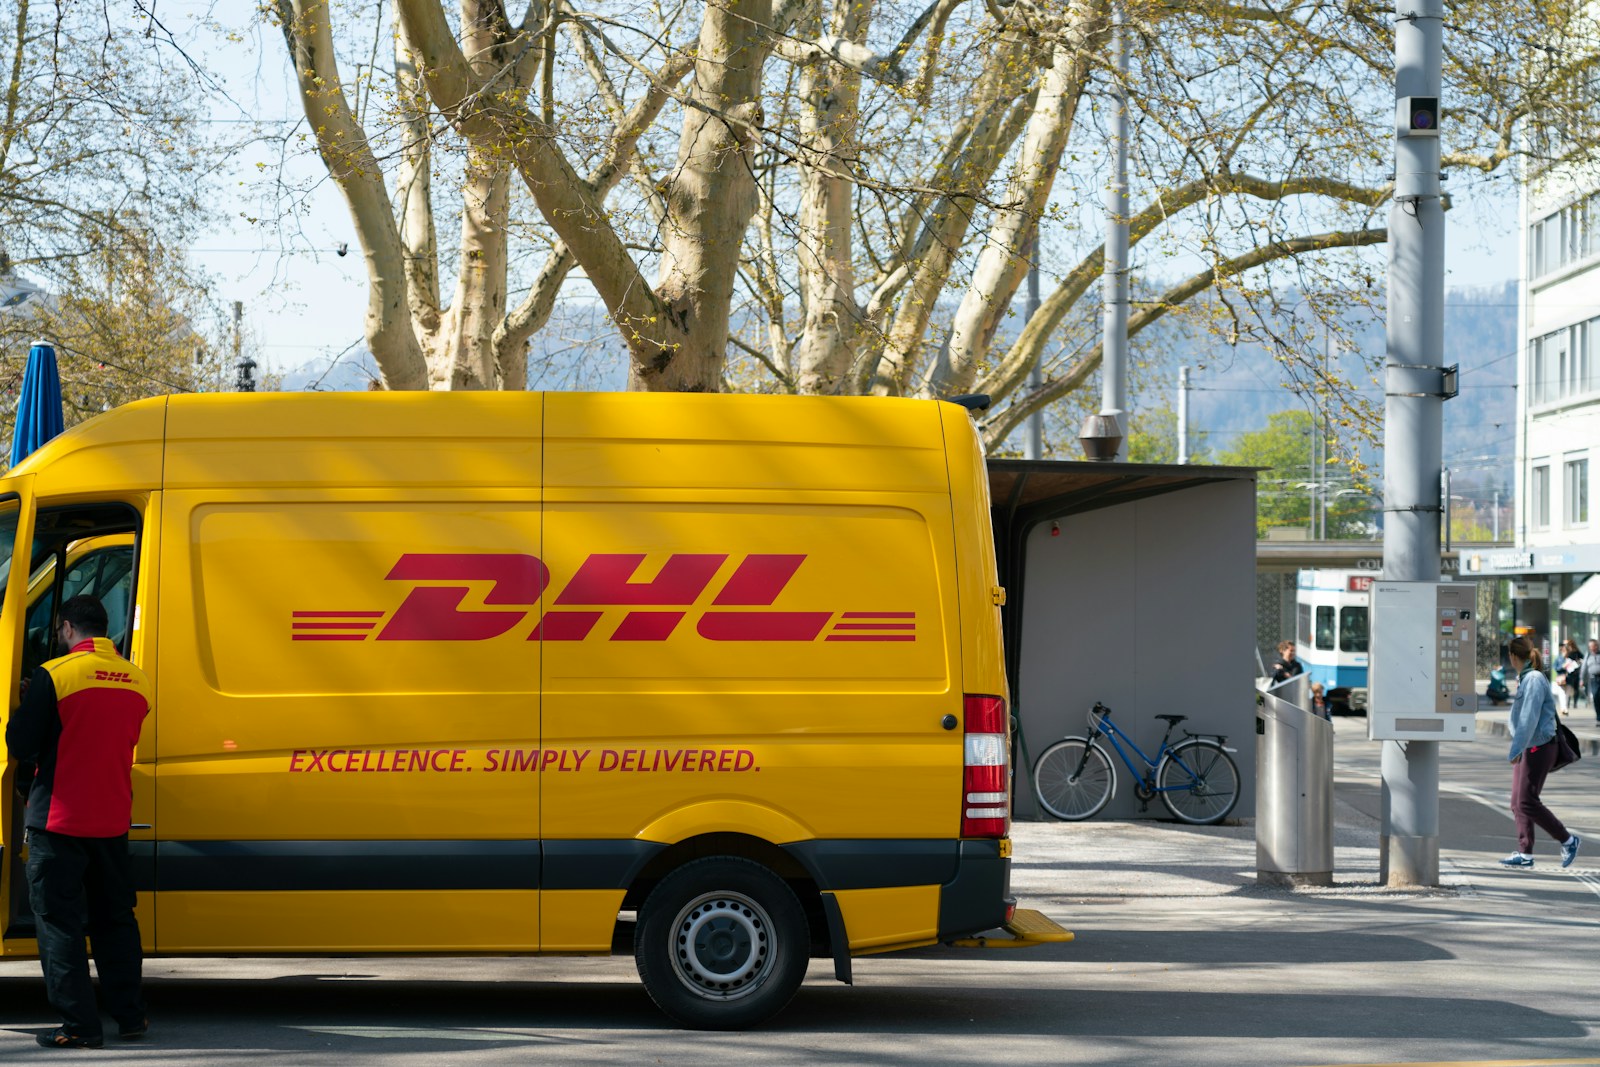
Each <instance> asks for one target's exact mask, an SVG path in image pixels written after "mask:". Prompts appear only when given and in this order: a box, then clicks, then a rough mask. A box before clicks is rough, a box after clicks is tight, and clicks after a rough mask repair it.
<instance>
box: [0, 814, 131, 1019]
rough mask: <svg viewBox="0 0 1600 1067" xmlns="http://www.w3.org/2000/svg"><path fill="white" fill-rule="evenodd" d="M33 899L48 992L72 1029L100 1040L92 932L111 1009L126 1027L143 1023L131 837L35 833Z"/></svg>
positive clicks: (31, 864) (102, 989) (30, 852)
mask: <svg viewBox="0 0 1600 1067" xmlns="http://www.w3.org/2000/svg"><path fill="white" fill-rule="evenodd" d="M28 899H29V902H30V903H31V904H32V905H33V917H34V920H35V922H36V923H37V924H38V936H39V962H40V963H41V964H42V965H43V966H44V987H45V995H46V996H47V997H49V999H50V1006H51V1007H52V1008H54V1009H55V1010H56V1011H57V1012H59V1013H60V1015H61V1018H62V1020H63V1021H64V1023H65V1025H66V1029H67V1031H68V1032H69V1033H73V1034H78V1035H80V1036H83V1037H86V1038H91V1039H98V1038H100V1037H101V1036H102V1033H101V1027H100V1013H99V1012H98V1011H96V1010H95V1000H94V986H93V984H91V982H90V981H89V959H88V955H87V954H86V953H85V952H84V945H83V942H84V938H85V936H87V937H88V939H89V942H90V945H91V947H92V949H93V951H94V965H95V970H96V971H97V972H98V973H99V975H100V992H101V993H102V994H103V995H104V997H105V1004H106V1011H107V1012H108V1013H109V1014H110V1015H111V1017H112V1018H114V1019H116V1020H117V1023H118V1025H119V1026H123V1027H130V1026H133V1025H134V1024H136V1023H139V1022H141V1021H143V1019H144V1017H145V1004H144V999H143V995H142V994H141V992H140V976H141V972H142V971H143V968H144V951H143V949H141V948H140V945H139V921H138V920H137V919H136V918H134V915H133V908H134V904H135V902H136V896H135V893H134V887H133V864H132V863H131V861H130V860H129V859H128V837H127V835H126V834H124V835H123V836H121V837H70V836H68V835H67V834H55V833H50V832H48V831H45V830H29V831H28Z"/></svg>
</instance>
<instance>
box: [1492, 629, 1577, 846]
mask: <svg viewBox="0 0 1600 1067" xmlns="http://www.w3.org/2000/svg"><path fill="white" fill-rule="evenodd" d="M1509 651H1510V655H1511V669H1512V670H1513V671H1515V672H1516V673H1517V675H1518V681H1517V695H1516V698H1515V699H1514V700H1512V701H1511V755H1510V759H1511V810H1512V812H1513V813H1514V814H1515V815H1516V818H1517V851H1515V852H1513V853H1512V854H1511V855H1509V856H1507V857H1506V858H1505V859H1503V860H1501V861H1500V863H1501V864H1502V865H1503V866H1506V867H1532V866H1533V828H1534V826H1535V825H1537V826H1539V827H1540V828H1542V829H1543V830H1544V832H1545V833H1547V834H1549V835H1550V836H1551V837H1553V838H1555V839H1556V840H1557V841H1559V842H1561V866H1563V867H1570V866H1571V865H1572V861H1573V860H1574V859H1576V858H1577V856H1578V845H1579V844H1581V843H1582V842H1581V841H1580V840H1579V838H1578V835H1577V834H1569V833H1568V832H1567V828H1566V827H1565V826H1563V825H1561V820H1560V819H1558V818H1556V817H1555V814H1554V813H1553V812H1552V811H1551V810H1550V809H1549V808H1547V807H1545V806H1544V801H1542V800H1540V799H1539V793H1540V792H1541V791H1542V790H1543V789H1544V780H1545V778H1546V777H1548V776H1549V774H1550V769H1551V767H1553V766H1554V765H1555V761H1556V751H1557V746H1556V744H1555V738H1556V698H1555V693H1554V692H1553V691H1552V690H1551V688H1550V679H1548V678H1546V677H1545V675H1544V663H1543V661H1542V659H1541V657H1540V656H1539V650H1538V649H1536V648H1534V647H1533V642H1532V641H1529V640H1528V639H1527V638H1526V637H1517V638H1513V639H1512V641H1511V646H1510V650H1509Z"/></svg>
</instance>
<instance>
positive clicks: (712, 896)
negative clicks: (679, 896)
mask: <svg viewBox="0 0 1600 1067" xmlns="http://www.w3.org/2000/svg"><path fill="white" fill-rule="evenodd" d="M672 925H673V945H672V962H673V966H674V968H675V969H676V970H677V972H678V978H679V980H680V981H682V982H683V984H684V985H685V986H687V987H688V988H690V989H692V990H694V991H695V992H696V993H698V994H699V995H700V996H702V997H705V998H706V999H708V1000H737V999H738V998H740V997H742V996H746V995H748V994H750V993H753V992H755V990H756V989H757V988H758V987H759V986H760V985H761V982H762V980H763V979H765V978H766V977H767V975H768V974H769V973H771V971H772V963H773V956H772V952H773V948H774V947H775V946H774V945H773V943H772V920H771V919H770V918H768V917H767V913H766V911H765V910H763V909H762V907H761V905H759V904H757V903H756V902H755V901H753V900H751V899H750V898H749V897H747V896H745V895H743V894H742V893H706V894H705V895H703V896H699V897H696V898H695V899H694V900H692V901H690V902H689V903H688V905H687V906H685V907H684V909H683V910H682V911H680V912H678V918H677V921H676V922H674V923H673V924H672Z"/></svg>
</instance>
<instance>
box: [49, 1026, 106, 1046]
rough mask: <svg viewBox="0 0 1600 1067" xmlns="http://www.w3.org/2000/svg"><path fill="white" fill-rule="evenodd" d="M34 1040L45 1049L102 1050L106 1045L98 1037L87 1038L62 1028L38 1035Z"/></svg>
mask: <svg viewBox="0 0 1600 1067" xmlns="http://www.w3.org/2000/svg"><path fill="white" fill-rule="evenodd" d="M36 1040H37V1041H38V1042H39V1044H41V1045H43V1046H44V1047H45V1048H104V1047H105V1044H106V1043H105V1042H104V1041H102V1040H101V1039H100V1038H98V1037H96V1038H88V1037H84V1036H83V1035H82V1034H74V1033H70V1032H68V1030H67V1028H66V1027H64V1026H58V1027H56V1028H55V1029H54V1030H51V1031H50V1032H49V1033H48V1034H40V1035H39V1036H38V1038H37V1039H36Z"/></svg>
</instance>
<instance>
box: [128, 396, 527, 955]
mask: <svg viewBox="0 0 1600 1067" xmlns="http://www.w3.org/2000/svg"><path fill="white" fill-rule="evenodd" d="M280 399H283V400H284V401H285V402H284V403H282V404H273V405H268V406H264V407H260V408H259V410H258V406H257V405H255V404H251V403H244V404H240V405H238V406H237V407H233V406H230V407H227V408H224V407H215V406H209V405H206V404H204V403H193V404H184V403H180V402H179V401H177V400H175V401H174V402H173V408H172V418H171V420H170V421H171V434H170V440H169V447H168V463H167V471H168V477H169V484H170V485H173V486H181V488H172V489H169V490H168V491H167V493H166V494H165V496H166V499H165V501H164V505H165V506H164V515H165V536H164V537H163V559H162V584H163V587H162V596H163V600H162V618H161V630H162V647H161V660H160V664H159V666H158V684H159V685H160V686H161V698H162V701H163V705H164V707H165V709H166V711H165V714H164V715H163V718H162V728H161V731H160V734H159V737H158V742H157V749H158V761H159V762H158V769H157V795H158V801H157V808H158V813H159V822H158V824H157V838H158V840H157V844H156V852H157V855H156V877H157V879H158V883H157V884H158V885H159V887H160V894H159V896H158V903H157V920H158V927H157V930H158V945H159V948H160V950H161V951H162V952H165V953H169V954H170V953H183V952H194V953H208V952H234V951H237V952H250V951H273V952H277V951H285V952H289V951H308V952H326V951H353V952H354V951H374V952H389V951H444V950H451V951H479V950H488V949H491V948H493V949H496V950H521V951H527V950H534V949H536V948H537V946H538V888H539V877H540V865H539V841H538V832H539V819H538V803H539V792H538V786H537V781H538V773H539V772H538V767H539V764H540V734H539V705H538V678H539V649H540V646H539V642H538V641H535V640H529V637H530V635H531V634H532V632H533V630H534V627H535V625H536V622H537V617H536V609H537V604H538V600H539V597H540V595H541V593H542V591H543V586H544V585H545V584H546V583H547V581H548V576H547V574H546V572H545V571H544V569H543V563H542V561H541V560H540V558H539V557H540V551H541V546H540V521H541V520H540V501H539V490H538V478H539V459H538V456H539V436H540V427H539V414H540V403H539V398H538V397H537V396H529V395H527V394H522V395H519V396H517V397H503V398H502V397H494V398H475V399H482V400H484V401H485V402H484V403H481V404H478V403H465V402H460V401H458V399H457V398H448V399H446V400H445V402H444V403H441V404H429V405H426V406H423V405H420V404H416V403H413V402H410V401H409V399H407V400H403V401H401V402H397V403H393V404H388V403H385V404H378V405H366V404H360V405H333V404H329V403H326V401H328V400H329V399H330V398H280ZM308 399H309V401H310V402H308ZM319 401H322V402H320V403H319ZM230 411H231V412H232V418H231V419H230V418H229V417H227V416H228V415H229V413H230ZM267 411H270V412H272V413H274V415H275V417H273V418H272V419H271V420H266V419H264V418H262V417H259V414H260V412H267ZM333 415H336V416H337V418H334V419H330V416H333ZM419 418H425V419H426V422H425V423H419V422H418V419H419ZM330 426H337V427H342V428H344V429H346V430H347V431H348V432H349V433H350V434H351V437H350V439H348V440H346V439H344V438H331V439H330V438H329V437H327V436H325V435H326V434H327V433H328V431H329V428H330ZM485 482H492V483H493V484H490V485H486V484H484V483H485Z"/></svg>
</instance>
